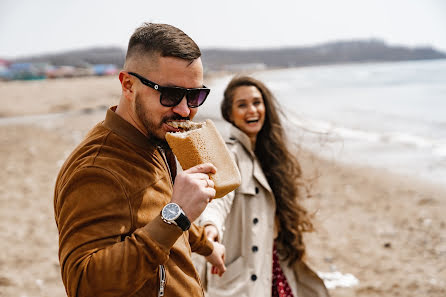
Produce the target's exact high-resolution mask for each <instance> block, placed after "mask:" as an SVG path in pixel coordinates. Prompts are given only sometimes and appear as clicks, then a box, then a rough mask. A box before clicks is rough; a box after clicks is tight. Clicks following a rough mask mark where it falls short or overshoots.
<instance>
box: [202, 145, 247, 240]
mask: <svg viewBox="0 0 446 297" xmlns="http://www.w3.org/2000/svg"><path fill="white" fill-rule="evenodd" d="M228 149H229V152H230V154H231V157H232V159H233V160H234V162H235V163H236V165H237V166H239V164H238V158H237V155H236V153H235V151H234V149H235V147H234V146H231V145H228ZM239 167H240V166H239ZM235 191H236V190H234V191H232V192H230V193H228V194H227V195H226V196H224V197H222V198H218V199H213V200H212V201H211V202H210V203H209V204H208V206H207V207H206V209H205V210H204V211H203V213H202V214H201V216H200V218H199V219H198V224H199V225H201V226H206V225H214V226H215V227H216V228H217V230H218V241H221V240H222V238H223V233H224V225H225V220H226V217H227V216H228V214H229V212H230V211H231V208H232V203H233V201H234V197H235Z"/></svg>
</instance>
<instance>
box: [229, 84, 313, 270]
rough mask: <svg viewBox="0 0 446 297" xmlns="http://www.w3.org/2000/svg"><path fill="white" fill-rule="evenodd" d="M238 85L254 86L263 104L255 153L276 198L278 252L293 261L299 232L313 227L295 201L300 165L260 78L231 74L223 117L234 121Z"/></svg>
mask: <svg viewBox="0 0 446 297" xmlns="http://www.w3.org/2000/svg"><path fill="white" fill-rule="evenodd" d="M241 86H254V87H256V88H257V89H258V90H259V91H260V93H261V94H262V97H263V102H264V104H265V122H264V124H263V127H262V129H261V130H260V132H259V133H258V134H257V138H256V144H255V155H256V157H257V159H258V160H259V162H260V164H261V166H262V169H263V172H264V174H265V176H266V178H267V179H268V183H269V185H270V187H271V189H272V191H273V193H274V197H275V199H276V219H278V222H279V236H278V241H279V244H278V246H277V248H278V250H279V253H280V255H282V256H283V257H284V259H286V260H289V261H290V265H292V264H293V263H295V262H296V261H297V260H300V259H302V257H303V256H304V254H305V245H304V242H303V236H302V233H303V232H308V231H313V225H312V223H311V220H310V217H309V215H308V213H307V211H306V210H305V208H304V207H302V206H301V205H300V203H299V201H298V200H299V198H300V193H301V191H300V187H301V186H302V185H303V182H302V178H301V175H302V171H301V167H300V164H299V162H298V161H297V159H296V157H295V156H294V155H293V154H292V153H291V152H290V151H289V150H288V145H287V143H286V141H285V132H284V129H283V127H282V124H281V121H280V110H279V108H278V104H277V101H276V99H275V98H274V96H273V94H272V93H271V92H270V90H269V89H268V88H267V87H266V86H265V84H263V83H262V82H261V81H258V80H256V79H254V78H252V77H249V76H236V77H234V78H233V79H232V80H231V81H230V82H229V84H228V86H227V87H226V90H225V92H224V98H223V102H222V104H221V113H222V115H223V118H224V119H225V120H226V121H228V122H230V123H232V124H233V125H234V123H233V122H232V121H231V113H232V104H233V99H234V98H233V96H234V92H235V90H236V89H237V88H238V87H241Z"/></svg>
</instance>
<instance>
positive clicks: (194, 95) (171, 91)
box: [128, 72, 211, 108]
mask: <svg viewBox="0 0 446 297" xmlns="http://www.w3.org/2000/svg"><path fill="white" fill-rule="evenodd" d="M128 74H130V75H133V76H135V77H137V78H138V79H139V80H140V81H141V83H143V84H144V85H146V86H148V87H151V88H152V89H155V90H157V91H158V92H160V93H161V95H160V103H161V105H163V106H166V107H173V106H176V105H178V104H180V102H181V100H183V98H184V96H186V100H187V106H189V107H190V108H195V107H198V106H200V105H202V104H203V103H204V101H205V100H206V98H207V97H208V95H209V92H210V91H211V90H210V89H208V88H206V87H205V86H203V88H194V89H186V88H180V87H163V86H160V85H159V84H157V83H154V82H153V81H150V80H148V79H147V78H145V77H143V76H141V75H139V74H138V73H135V72H128Z"/></svg>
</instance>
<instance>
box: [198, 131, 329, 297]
mask: <svg viewBox="0 0 446 297" xmlns="http://www.w3.org/2000/svg"><path fill="white" fill-rule="evenodd" d="M227 146H228V149H229V150H230V152H231V153H232V155H233V158H234V159H235V161H236V163H237V165H238V167H239V170H240V174H241V177H242V183H241V185H240V187H239V188H238V189H236V190H235V191H234V192H231V193H230V194H228V195H227V196H225V197H223V198H221V199H214V200H213V201H212V202H211V203H210V204H209V205H208V207H207V208H206V210H205V211H204V212H203V214H202V215H201V217H200V221H199V223H200V224H201V225H207V224H213V225H215V226H216V227H217V229H218V231H219V240H220V242H222V243H223V245H225V247H226V255H225V264H226V267H227V270H226V272H225V273H224V274H223V276H222V277H219V276H218V275H213V274H211V273H210V266H209V267H207V269H206V273H205V276H204V277H205V280H204V281H203V283H205V284H206V286H207V288H206V289H207V296H209V297H220V296H221V297H224V296H225V297H227V296H237V297H242V296H246V297H260V296H265V297H270V296H271V284H272V258H273V256H272V252H273V251H272V250H273V241H274V238H275V234H277V231H276V230H275V224H274V217H275V209H276V204H275V199H274V195H273V193H272V190H271V188H270V186H269V184H268V181H267V180H266V177H265V175H264V174H263V171H262V168H261V166H260V163H259V162H258V161H257V159H256V158H255V155H254V153H253V151H252V149H251V142H250V140H249V138H248V136H247V135H246V134H244V133H243V132H242V131H240V130H238V129H237V128H235V127H232V126H231V131H230V139H229V141H228V142H227ZM207 265H210V264H207ZM281 267H282V269H283V270H284V273H285V276H286V278H287V280H288V282H289V284H290V286H291V288H292V290H293V294H294V297H316V296H317V297H322V296H328V292H327V290H326V288H325V286H324V285H323V282H322V280H321V279H320V278H319V277H318V276H317V275H316V274H315V273H314V272H313V271H312V270H311V269H310V268H308V266H307V265H306V264H305V263H303V262H298V263H296V265H294V267H292V268H290V267H288V265H287V263H283V262H281Z"/></svg>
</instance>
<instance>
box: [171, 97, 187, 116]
mask: <svg viewBox="0 0 446 297" xmlns="http://www.w3.org/2000/svg"><path fill="white" fill-rule="evenodd" d="M172 111H173V112H175V113H176V114H178V115H180V116H182V117H188V116H189V114H190V108H189V106H187V99H186V96H184V97H183V99H182V100H181V102H180V103H179V104H178V105H175V106H174V107H173V108H172Z"/></svg>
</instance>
